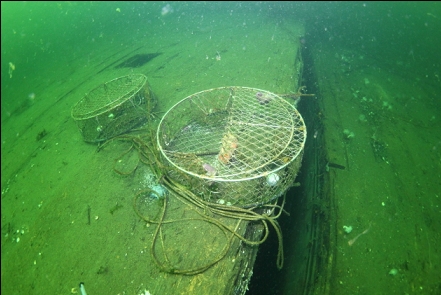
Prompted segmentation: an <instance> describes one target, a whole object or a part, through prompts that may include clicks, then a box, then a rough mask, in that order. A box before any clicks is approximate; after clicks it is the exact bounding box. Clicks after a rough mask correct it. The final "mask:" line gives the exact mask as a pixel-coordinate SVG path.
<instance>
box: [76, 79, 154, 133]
mask: <svg viewBox="0 0 441 295" xmlns="http://www.w3.org/2000/svg"><path fill="white" fill-rule="evenodd" d="M155 103H156V99H155V97H154V95H153V93H152V92H151V90H150V87H149V85H148V82H147V77H146V76H144V75H142V74H134V75H128V76H123V77H119V78H116V79H113V80H111V81H109V82H106V83H104V84H101V85H100V86H98V87H96V88H95V89H93V90H92V91H90V92H89V93H87V94H86V95H85V96H84V97H83V98H82V99H81V100H80V101H79V102H78V103H77V104H76V105H75V106H74V107H73V108H72V118H73V119H74V120H75V122H76V124H77V126H78V129H79V130H80V132H81V134H82V136H83V139H84V141H87V142H100V141H104V140H107V139H109V138H112V137H114V136H116V135H119V134H121V133H124V132H127V131H128V130H130V129H132V128H133V127H135V126H137V125H140V124H142V123H144V122H145V121H146V119H147V118H148V116H149V112H150V111H151V110H152V109H153V107H154V105H155Z"/></svg>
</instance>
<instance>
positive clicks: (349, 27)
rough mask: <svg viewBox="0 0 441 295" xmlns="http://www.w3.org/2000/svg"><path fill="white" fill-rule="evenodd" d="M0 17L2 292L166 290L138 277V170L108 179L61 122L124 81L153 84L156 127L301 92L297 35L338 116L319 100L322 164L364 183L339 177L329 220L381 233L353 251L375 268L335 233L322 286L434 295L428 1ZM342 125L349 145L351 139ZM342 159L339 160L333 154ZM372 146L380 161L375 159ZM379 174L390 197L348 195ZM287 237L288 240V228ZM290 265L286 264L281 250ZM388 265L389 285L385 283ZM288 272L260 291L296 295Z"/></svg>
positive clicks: (5, 9) (84, 5)
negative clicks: (216, 105)
mask: <svg viewBox="0 0 441 295" xmlns="http://www.w3.org/2000/svg"><path fill="white" fill-rule="evenodd" d="M1 5H2V6H1V17H2V20H1V24H2V26H1V44H2V45H1V140H2V147H1V157H2V158H1V160H2V164H1V165H2V166H1V169H2V174H1V189H2V203H1V210H2V217H1V218H2V221H1V229H2V231H1V243H2V244H1V247H2V250H1V251H2V252H1V254H2V260H1V264H2V265H1V267H2V287H1V288H2V292H4V293H5V294H71V290H72V288H77V287H78V283H79V282H80V281H83V280H85V281H86V284H87V286H88V291H89V294H139V293H140V292H141V291H143V290H144V289H147V290H148V289H150V291H151V292H152V294H155V295H156V294H161V293H160V292H161V291H160V290H161V288H160V287H158V286H156V285H155V281H156V277H151V274H152V273H153V271H152V272H150V271H148V272H147V270H146V269H149V268H154V265H152V266H151V267H150V266H146V265H147V264H146V260H147V259H148V257H149V254H148V253H147V252H148V247H149V246H148V245H149V244H148V243H147V242H145V240H144V239H145V238H144V237H145V234H146V233H145V231H144V227H143V225H142V224H141V223H140V221H139V219H138V218H137V217H136V216H135V214H134V212H133V209H132V206H131V200H132V197H133V195H134V193H135V192H136V189H138V188H139V187H142V186H144V185H145V183H146V180H145V179H144V177H143V175H142V173H141V172H142V171H143V170H141V171H137V174H136V175H135V176H134V177H133V178H127V177H126V178H122V177H120V176H119V175H115V173H113V171H112V168H113V164H114V159H115V157H116V156H117V155H118V152H115V153H111V152H110V151H107V153H106V151H104V153H96V152H95V150H96V149H95V146H93V145H90V144H86V143H84V142H83V141H82V138H81V134H80V133H79V132H78V130H77V128H76V126H75V123H74V122H73V120H72V118H71V117H70V111H71V108H72V106H73V105H74V104H75V103H76V102H77V101H78V100H79V99H80V98H81V97H82V96H83V95H84V93H86V92H88V91H90V90H91V89H93V88H94V87H96V86H97V85H99V84H100V83H103V82H105V81H108V80H111V79H114V78H115V77H119V76H123V75H127V74H130V73H132V72H136V73H138V72H140V73H143V74H145V75H147V76H148V78H149V83H150V85H151V87H152V89H153V91H154V92H155V94H156V95H157V96H158V109H157V110H156V111H158V114H160V113H161V112H164V111H166V110H167V109H168V108H170V107H171V106H172V105H173V104H174V103H175V102H177V101H178V100H180V99H182V98H184V97H186V96H188V95H190V94H192V93H195V92H197V91H201V90H204V89H209V88H213V87H220V86H226V85H240V86H249V87H257V88H260V89H266V90H269V91H273V92H275V93H288V92H290V91H293V92H295V91H297V88H298V86H300V85H301V84H302V83H299V85H298V84H297V82H296V81H295V78H296V77H295V75H294V71H293V69H292V65H293V64H294V57H295V54H296V53H297V47H296V46H297V45H298V41H297V40H298V39H300V44H301V46H303V48H304V50H308V51H310V52H312V54H311V56H312V58H313V59H315V61H314V64H315V67H314V69H311V68H308V64H305V68H304V71H316V72H315V73H314V76H315V77H316V78H317V81H307V82H308V83H316V86H315V88H316V89H320V91H321V93H322V94H323V98H326V97H331V96H330V93H334V94H333V95H335V93H338V95H335V97H340V98H339V100H338V102H329V101H328V102H327V104H325V106H326V107H327V109H325V110H324V111H323V114H320V116H322V115H323V116H324V118H325V121H324V124H325V130H326V132H327V133H326V134H328V135H326V136H327V140H328V146H329V147H330V148H331V147H332V148H335V150H329V151H328V153H329V155H330V157H331V158H332V157H334V158H332V159H330V160H332V161H334V162H338V164H340V165H344V166H347V168H349V169H353V170H351V171H358V172H359V173H358V174H357V175H358V176H360V175H362V176H363V178H362V179H360V177H356V176H354V174H350V175H348V176H344V179H345V181H347V185H346V186H345V187H346V188H347V190H346V191H345V190H342V192H341V193H342V194H343V195H344V196H346V198H347V199H345V200H348V202H346V204H347V207H345V206H340V215H339V216H340V217H339V218H341V219H342V220H339V221H338V226H339V227H341V225H357V226H358V227H357V228H356V231H357V232H356V233H357V234H358V233H360V232H362V231H363V230H364V229H366V228H367V227H369V226H370V224H371V223H374V225H372V228H371V229H370V231H369V233H367V234H366V235H363V236H361V237H360V239H359V241H357V243H363V239H366V242H368V243H369V244H368V245H365V246H364V247H363V248H362V249H363V251H364V252H368V251H373V253H375V255H374V256H373V257H370V258H366V257H364V256H363V255H362V254H360V253H357V252H355V251H353V250H354V248H355V247H354V248H351V250H350V251H352V252H349V250H348V249H347V241H346V240H345V239H346V238H348V239H349V238H353V236H348V237H346V236H345V234H344V233H343V232H342V230H341V229H339V231H338V232H337V235H338V238H337V240H339V241H340V242H341V243H340V242H339V244H337V245H335V247H337V248H338V249H337V251H338V253H340V255H342V256H341V257H340V259H341V260H340V261H341V264H339V263H338V262H337V263H336V264H335V265H336V269H335V270H334V271H335V277H334V279H335V282H334V283H333V284H334V285H333V288H332V290H334V292H337V293H339V294H403V293H404V294H413V293H419V294H437V293H438V292H439V291H440V288H441V287H440V285H439V280H440V277H439V274H438V273H439V272H440V266H441V264H440V261H441V257H440V252H439V250H438V248H439V245H440V243H441V237H440V232H441V218H440V216H441V214H440V213H441V212H440V210H441V209H440V206H441V200H440V195H441V172H440V171H441V111H440V110H441V108H440V107H439V104H440V92H441V77H440V76H441V68H440V67H441V57H440V53H439V44H441V40H440V39H441V37H440V35H441V33H440V32H441V5H440V4H439V3H432V2H424V3H416V2H410V3H409V2H405V3H395V2H394V3H389V2H386V3H372V2H364V3H363V2H355V3H353V2H351V3H346V2H345V3H308V2H305V3H302V2H300V3H217V2H216V3H205V2H198V3H193V2H176V3H174V2H170V3H169V6H166V5H167V3H164V2H144V3H137V2H135V3H132V2H110V3H107V2H106V3H101V2H69V3H65V2H63V3H61V2H60V3H54V2H51V3H46V2H37V3H34V2H2V3H1ZM298 24H300V26H298ZM302 25H303V27H304V29H302V28H301V27H302ZM136 50H138V51H139V52H141V51H142V53H144V54H146V55H147V56H148V58H146V59H145V60H138V61H137V63H134V64H131V66H130V67H127V66H124V63H123V61H124V58H123V57H127V56H130V54H131V53H133V52H138V51H136ZM121 64H122V65H123V66H121V67H118V66H117V65H121ZM318 99H320V97H319V98H318ZM364 99H365V100H364ZM333 107H338V109H339V110H338V112H339V114H340V115H337V111H335V110H334V109H333ZM327 114H329V117H328V118H326V116H327ZM384 118H387V119H384ZM391 118H392V119H391ZM326 120H328V121H326ZM345 129H348V130H350V131H352V132H354V134H355V136H354V137H353V138H349V139H348V138H347V136H346V135H345V134H344V130H345ZM397 133H399V135H400V136H396V134H397ZM313 134H314V130H309V131H308V135H310V136H312V135H313ZM319 135H320V134H319ZM329 142H334V144H330V143H329ZM372 147H373V148H372ZM342 150H346V152H347V155H346V157H340V156H339V152H340V151H342ZM366 150H369V151H370V150H373V155H371V156H372V158H369V157H368V156H367V154H366V153H365V151H366ZM121 151H122V150H121ZM121 151H119V152H121ZM344 158H346V160H342V159H344ZM347 159H350V161H348V162H345V161H347ZM375 161H377V162H378V163H379V165H384V166H381V167H382V168H380V169H384V170H386V169H388V168H387V167H393V173H392V175H394V176H390V175H389V176H390V178H385V179H386V180H385V181H384V182H386V183H388V182H390V183H393V184H394V185H393V187H395V188H396V189H387V188H388V186H380V185H378V186H373V187H374V188H373V189H372V190H363V191H362V192H360V191H358V190H356V189H354V188H356V187H363V186H362V183H364V185H365V183H366V182H376V176H377V175H382V174H381V173H378V172H377V170H375V169H376V168H371V166H369V165H370V164H371V163H372V162H375ZM357 169H359V170H357ZM360 171H362V172H360ZM384 175H386V174H384ZM378 183H381V182H378ZM398 187H401V188H402V189H403V191H400V190H399V189H398ZM337 190H338V189H337ZM404 190H405V192H404ZM355 193H356V194H363V195H368V196H370V197H372V199H375V197H376V196H379V195H380V194H382V198H378V201H379V202H377V203H376V205H378V204H380V205H379V207H374V205H372V204H373V203H374V202H372V204H371V203H370V201H366V200H363V201H360V202H358V201H357V200H358V199H356V198H351V197H349V196H353V195H355ZM375 200H376V199H375ZM381 200H383V202H384V203H385V206H384V209H385V210H384V211H380V210H382V209H383V208H382V207H383V206H381V202H382V201H381ZM117 205H118V210H115V211H114V212H113V213H114V214H110V213H109V211H111V210H112V208H116V207H115V206H117ZM389 205H390V206H389ZM120 206H121V207H120ZM357 212H369V213H372V215H370V217H367V216H366V215H363V214H362V213H359V214H357ZM375 216H380V217H378V218H376V217H375ZM89 218H90V221H89ZM346 222H350V223H351V224H346ZM381 222H384V223H382V224H380V223H381ZM340 223H342V224H340ZM388 228H389V229H392V230H391V231H388V230H387V229H388ZM284 230H285V229H284ZM380 233H381V234H380ZM284 234H285V235H286V236H289V235H290V233H289V231H286V230H285V232H284ZM370 237H371V238H370ZM288 240H289V239H288ZM389 240H393V242H390V243H389V244H388V243H387V242H386V241H389ZM401 241H403V242H401ZM146 245H147V246H146ZM356 245H358V244H355V245H354V246H356ZM345 247H346V248H345ZM399 248H400V249H401V251H399V254H397V255H396V256H394V259H389V260H388V257H391V256H392V254H391V253H394V252H395V251H396V250H397V249H399ZM286 252H288V254H286V255H287V256H288V259H287V261H289V259H290V258H289V249H288V250H286ZM146 253H147V254H146ZM348 257H351V258H348ZM293 259H294V260H295V258H293ZM357 259H359V260H357ZM364 259H369V261H371V262H370V263H367V262H366V260H364ZM360 261H363V263H365V264H363V265H365V266H366V268H368V269H369V271H370V272H371V275H366V274H365V273H363V274H361V273H358V274H359V276H358V277H357V272H350V271H348V268H347V267H348V265H350V266H354V269H360V268H363V265H362V262H360ZM270 263H273V262H270ZM273 264H274V263H273ZM355 266H356V267H355ZM339 267H341V268H339ZM344 267H346V268H344ZM391 269H397V270H398V273H397V274H396V275H389V274H388V272H389V271H390V270H391ZM284 271H286V272H282V273H280V276H279V275H278V277H279V278H283V279H280V280H277V284H279V285H278V286H270V287H269V290H265V292H266V293H272V294H281V293H284V294H296V293H295V291H293V290H292V289H289V286H290V281H293V280H294V279H292V277H294V276H295V275H296V274H292V273H290V272H289V262H288V263H285V268H284ZM345 271H346V273H345ZM146 272H147V273H146ZM348 273H350V274H348ZM155 275H157V273H156V274H155ZM351 277H353V278H354V279H353V280H352V281H351V279H350V278H351ZM378 278H380V280H381V283H379V284H377V282H379V281H378ZM274 281H276V280H274ZM158 282H160V280H158ZM366 285H369V287H366ZM154 290H157V292H153V291H154ZM74 291H77V290H74Z"/></svg>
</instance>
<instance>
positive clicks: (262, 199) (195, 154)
mask: <svg viewBox="0 0 441 295" xmlns="http://www.w3.org/2000/svg"><path fill="white" fill-rule="evenodd" d="M305 141H306V126H305V123H304V121H303V118H302V116H301V115H300V113H299V112H298V111H297V109H296V108H295V107H294V106H292V105H291V104H290V103H289V102H287V101H286V100H284V99H283V98H281V97H280V96H278V95H276V94H274V93H271V92H268V91H265V90H260V89H255V88H248V87H222V88H215V89H209V90H205V91H201V92H198V93H196V94H193V95H190V96H188V97H187V98H185V99H183V100H181V101H180V102H178V103H177V104H175V105H174V106H173V107H172V108H171V109H170V110H169V111H168V112H167V113H165V115H164V116H163V118H162V119H161V122H160V123H159V126H158V130H157V142H158V147H159V150H160V152H161V154H162V156H163V161H164V162H165V164H166V165H168V166H170V167H173V168H175V169H169V170H170V172H169V176H170V177H172V178H173V179H175V180H176V181H178V182H179V183H181V184H182V185H184V186H185V187H186V188H188V189H189V190H191V191H192V192H193V193H194V194H195V195H197V196H199V197H200V198H202V199H203V200H205V201H208V202H212V203H218V204H225V205H234V206H240V207H244V208H245V207H253V206H258V205H260V204H265V203H268V202H269V201H271V200H273V199H275V198H277V197H279V196H280V195H282V194H283V193H284V192H285V191H286V190H287V189H288V188H289V187H290V186H292V185H293V182H294V179H295V177H296V175H297V172H298V170H299V169H300V165H301V160H302V155H303V148H304V145H305Z"/></svg>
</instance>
